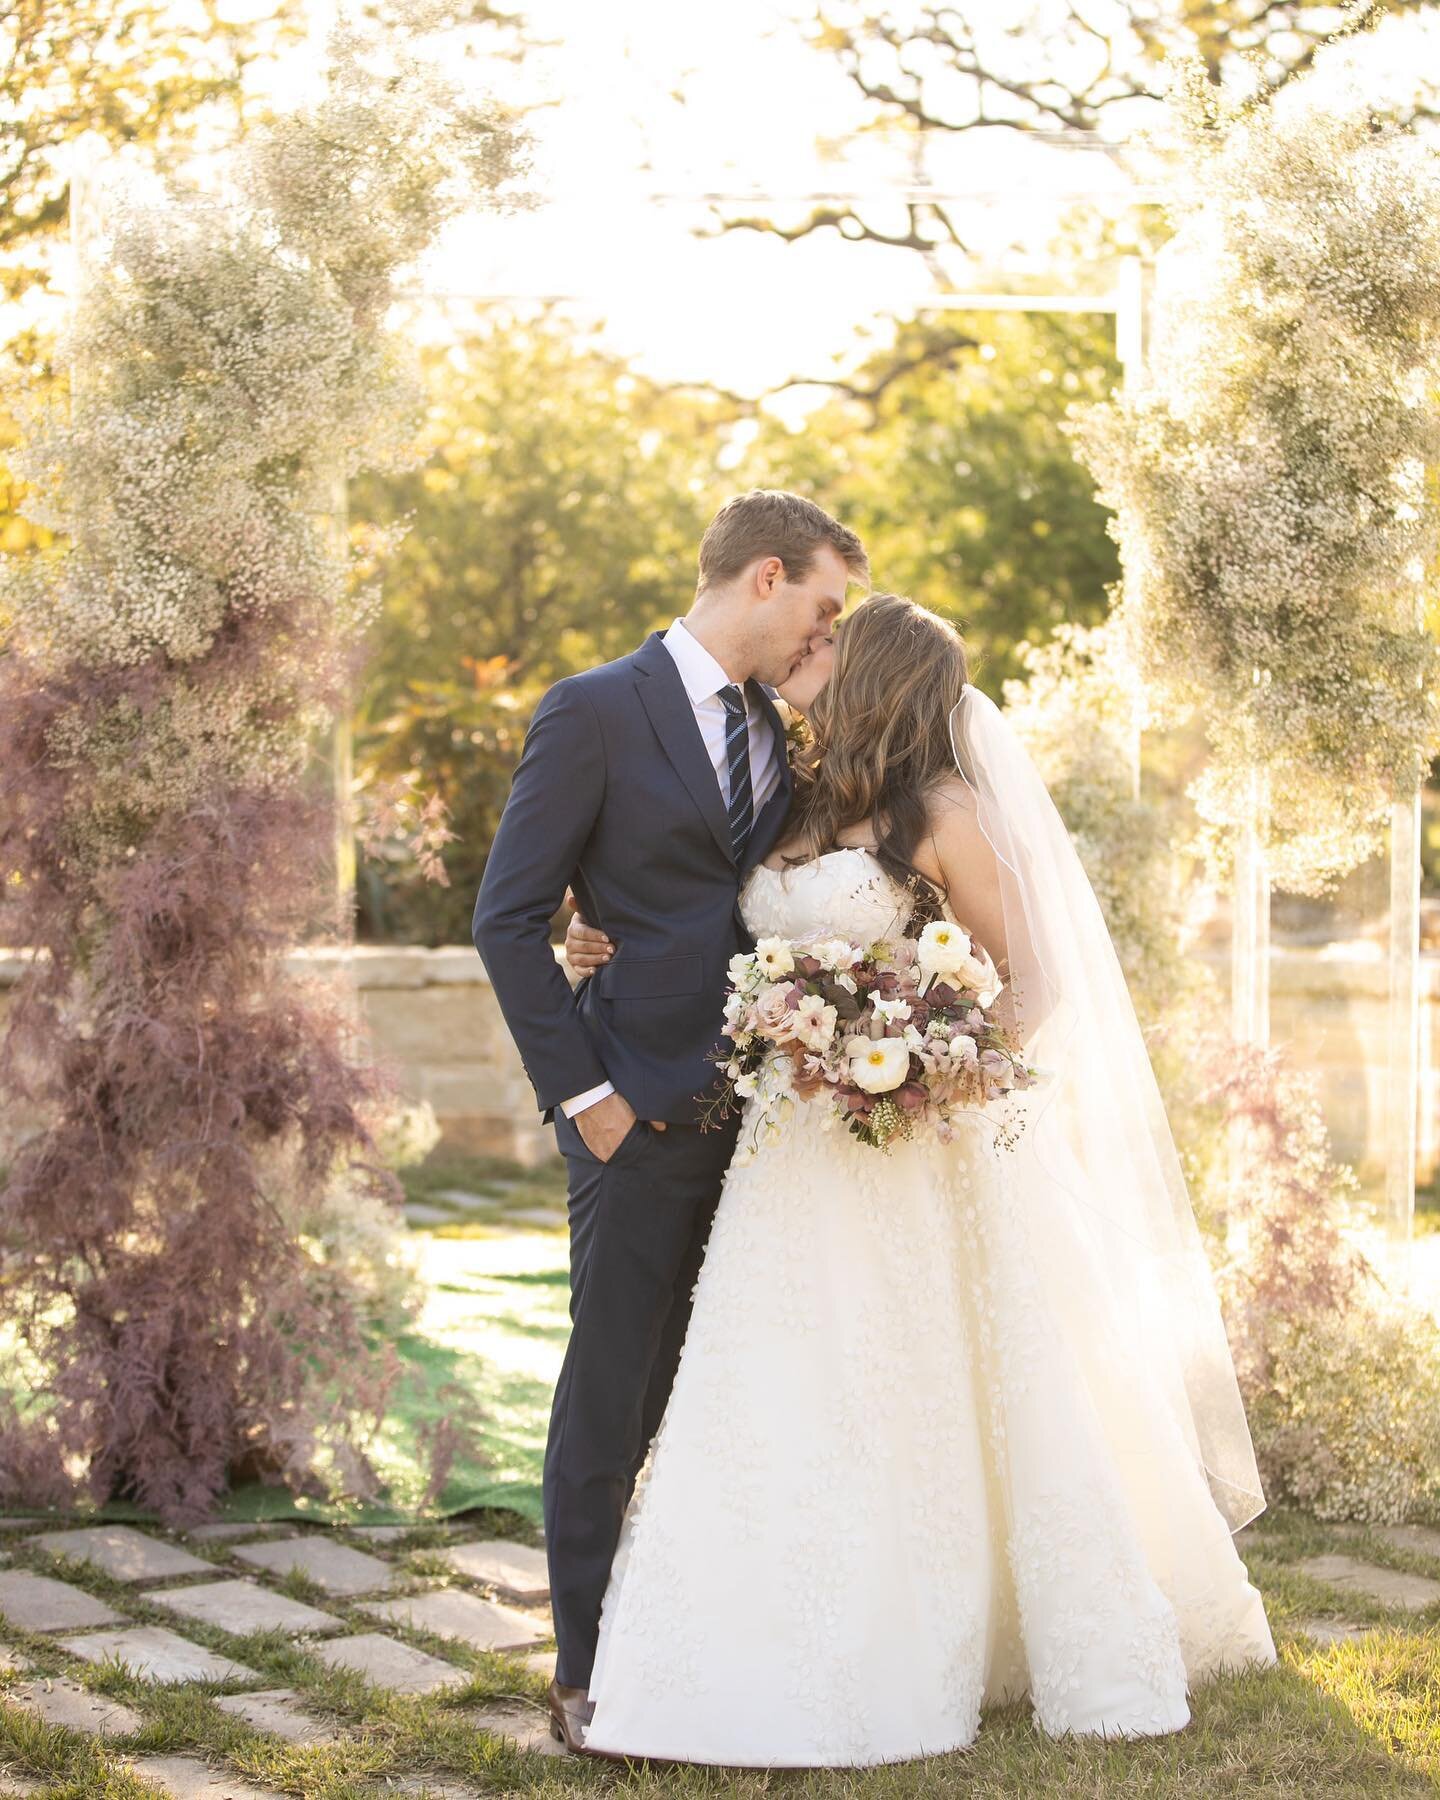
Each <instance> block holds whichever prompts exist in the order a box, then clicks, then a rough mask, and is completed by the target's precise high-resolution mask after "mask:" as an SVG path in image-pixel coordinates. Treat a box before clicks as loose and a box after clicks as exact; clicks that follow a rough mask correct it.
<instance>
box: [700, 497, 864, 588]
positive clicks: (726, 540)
mask: <svg viewBox="0 0 1440 1800" xmlns="http://www.w3.org/2000/svg"><path fill="white" fill-rule="evenodd" d="M822 544H828V545H829V546H830V548H831V549H832V550H834V551H835V552H836V554H837V555H838V556H840V558H841V559H842V560H843V562H844V564H845V566H846V568H847V569H849V571H850V575H851V578H852V579H853V580H855V581H858V582H860V583H861V584H862V585H864V586H868V585H869V582H870V561H869V558H868V557H867V556H866V554H865V547H864V545H863V544H862V543H861V542H860V539H859V538H858V537H857V536H856V535H855V533H854V532H853V531H851V529H850V528H849V526H848V525H842V524H841V523H840V521H839V520H838V519H832V518H831V517H830V515H829V513H827V512H826V511H825V509H824V507H823V506H817V505H816V504H815V502H814V501H813V500H807V499H806V498H805V497H804V495H803V494H787V493H786V492H785V491H784V490H783V489H782V488H751V490H750V492H749V493H748V494H736V495H735V496H734V497H733V499H730V500H727V501H726V502H725V504H724V505H723V506H722V507H721V508H720V510H719V512H718V513H716V515H715V517H714V518H713V519H712V520H711V521H710V523H709V525H708V526H707V527H706V530H705V535H704V537H703V538H701V540H700V578H699V580H698V581H697V583H696V587H695V591H696V592H697V593H699V592H700V591H701V590H702V589H703V588H707V587H714V586H716V585H717V584H718V583H720V582H725V581H733V580H734V579H735V577H736V576H737V575H739V574H741V573H743V571H744V570H746V569H748V568H749V566H750V564H751V563H753V562H754V561H756V559H757V558H759V557H763V556H778V557H779V558H780V560H781V562H782V563H784V565H785V579H786V580H787V581H803V580H804V579H805V577H806V576H807V575H808V574H809V573H810V570H811V569H812V568H813V566H814V563H815V554H816V552H817V551H818V550H819V549H820V547H821V545H822Z"/></svg>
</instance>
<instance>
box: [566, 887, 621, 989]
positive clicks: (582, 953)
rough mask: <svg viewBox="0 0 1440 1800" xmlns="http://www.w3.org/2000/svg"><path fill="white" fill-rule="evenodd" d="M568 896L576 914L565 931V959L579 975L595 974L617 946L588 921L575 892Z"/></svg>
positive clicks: (603, 965)
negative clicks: (577, 901)
mask: <svg viewBox="0 0 1440 1800" xmlns="http://www.w3.org/2000/svg"><path fill="white" fill-rule="evenodd" d="M566 898H567V899H568V900H569V902H570V904H571V906H572V907H574V909H575V916H574V918H573V919H571V921H570V924H569V927H568V929H567V930H566V932H565V960H566V962H568V963H569V965H570V967H571V968H572V969H573V970H574V971H575V973H576V974H577V975H593V974H594V973H595V971H596V970H597V969H603V968H604V967H605V964H606V963H608V962H609V960H610V958H611V957H612V956H613V955H614V954H615V946H614V945H613V944H612V943H611V942H610V940H609V938H608V937H606V935H605V933H604V932H603V931H598V930H597V929H596V928H595V926H593V925H591V924H588V923H587V922H586V919H585V915H584V913H582V912H581V910H580V908H579V905H578V904H577V903H576V900H575V896H574V895H573V894H568V895H567V896H566Z"/></svg>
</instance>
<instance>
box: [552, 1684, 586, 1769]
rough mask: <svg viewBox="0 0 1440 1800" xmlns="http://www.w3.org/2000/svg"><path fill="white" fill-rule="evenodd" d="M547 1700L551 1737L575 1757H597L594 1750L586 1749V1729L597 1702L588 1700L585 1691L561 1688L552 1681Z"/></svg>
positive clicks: (578, 1688) (582, 1689) (575, 1688)
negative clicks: (548, 1702)
mask: <svg viewBox="0 0 1440 1800" xmlns="http://www.w3.org/2000/svg"><path fill="white" fill-rule="evenodd" d="M547 1698H548V1699H549V1701H550V1735H551V1737H553V1738H554V1739H555V1741H556V1743H557V1744H563V1745H564V1746H565V1748H566V1749H567V1750H569V1751H570V1752H571V1753H572V1754H573V1755H575V1756H593V1755H595V1752H594V1751H593V1750H587V1749H586V1748H585V1727H586V1726H587V1725H588V1724H589V1723H590V1718H591V1715H592V1713H593V1712H594V1711H595V1702H594V1701H593V1700H590V1699H587V1698H586V1693H585V1689H584V1688H581V1687H561V1685H560V1683H559V1682H558V1681H552V1682H551V1683H550V1692H549V1694H548V1696H547Z"/></svg>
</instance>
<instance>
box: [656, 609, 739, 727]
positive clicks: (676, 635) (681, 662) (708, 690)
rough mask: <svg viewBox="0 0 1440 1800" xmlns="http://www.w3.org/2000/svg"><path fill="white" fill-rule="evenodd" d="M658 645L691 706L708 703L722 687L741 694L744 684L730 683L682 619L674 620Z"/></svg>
mask: <svg viewBox="0 0 1440 1800" xmlns="http://www.w3.org/2000/svg"><path fill="white" fill-rule="evenodd" d="M661 641H662V642H663V644H664V645H665V648H666V649H667V650H668V651H669V652H670V654H671V656H673V657H674V659H675V667H676V668H677V669H678V670H679V671H680V679H681V681H682V682H684V684H685V692H686V693H687V694H688V695H689V696H690V704H691V705H692V706H698V705H699V704H700V702H701V701H702V700H709V699H712V698H713V697H714V696H715V695H716V694H718V693H719V692H720V690H721V688H723V687H738V688H739V689H740V692H741V693H742V694H743V693H744V692H745V687H744V683H743V682H732V681H731V679H730V677H729V676H728V675H727V674H726V673H725V671H724V669H722V668H721V666H720V664H719V663H718V662H716V660H715V658H714V657H713V656H712V655H711V654H710V652H709V651H708V650H707V649H706V648H705V646H704V645H703V644H702V643H701V642H700V640H699V638H697V637H695V636H694V635H693V634H692V633H691V632H690V631H688V630H687V629H686V626H685V621H684V620H683V619H676V621H675V623H674V624H673V625H672V626H671V627H670V629H669V630H668V631H667V632H666V633H665V636H664V638H663V639H662V640H661ZM747 705H748V703H747Z"/></svg>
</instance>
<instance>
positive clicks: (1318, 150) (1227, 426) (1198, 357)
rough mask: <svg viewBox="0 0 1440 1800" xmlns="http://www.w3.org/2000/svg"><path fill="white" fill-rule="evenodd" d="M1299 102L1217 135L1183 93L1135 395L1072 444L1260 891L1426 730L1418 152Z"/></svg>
mask: <svg viewBox="0 0 1440 1800" xmlns="http://www.w3.org/2000/svg"><path fill="white" fill-rule="evenodd" d="M1298 98H1299V97H1298V96H1293V97H1292V103H1291V104H1287V105H1285V106H1280V105H1271V106H1268V107H1265V106H1262V107H1256V108H1253V109H1250V110H1244V111H1238V112H1236V113H1235V114H1233V115H1229V116H1227V117H1225V118H1223V119H1220V120H1218V121H1217V119H1216V117H1215V106H1216V102H1215V97H1214V95H1213V92H1210V91H1204V92H1202V91H1201V84H1200V83H1198V82H1195V83H1192V84H1191V85H1190V86H1189V87H1188V88H1186V87H1184V85H1183V84H1182V87H1181V91H1180V92H1179V93H1178V95H1177V97H1176V101H1175V110H1174V118H1175V123H1176V125H1177V127H1178V136H1179V143H1178V147H1172V149H1173V155H1172V162H1171V168H1172V178H1173V180H1174V181H1175V182H1176V183H1177V184H1178V187H1179V191H1180V196H1181V197H1180V201H1179V204H1178V206H1177V208H1176V213H1177V219H1176V223H1177V234H1176V237H1175V239H1174V240H1173V242H1172V243H1171V244H1170V245H1168V246H1167V247H1166V249H1165V250H1164V251H1163V252H1162V253H1161V259H1160V262H1161V268H1160V276H1159V282H1158V288H1157V296H1156V300H1157V307H1156V319H1155V331H1154V349H1153V356H1152V365H1151V381H1150V383H1149V385H1148V386H1147V387H1146V388H1144V389H1142V390H1141V391H1140V392H1139V393H1138V394H1135V395H1132V396H1128V397H1127V398H1126V399H1124V400H1123V401H1120V400H1117V401H1115V402H1113V403H1111V404H1108V405H1106V406H1104V407H1100V408H1093V409H1089V410H1087V411H1085V412H1083V413H1081V414H1080V415H1079V417H1078V419H1077V422H1076V429H1077V432H1078V434H1079V437H1080V441H1081V443H1082V446H1083V449H1084V453H1085V455H1086V458H1087V460H1088V461H1089V463H1090V465H1091V467H1092V468H1093V470H1094V471H1095V473H1096V475H1097V477H1098V479H1099V482H1100V486H1101V498H1102V499H1103V500H1104V501H1105V503H1106V504H1107V505H1109V506H1110V507H1111V508H1112V509H1113V512H1114V514H1115V517H1114V520H1113V524H1112V530H1113V532H1114V535H1115V537H1116V538H1117V541H1118V542H1119V544H1120V546H1121V550H1122V554H1123V560H1124V566H1125V584H1124V591H1123V596H1122V601H1121V608H1120V616H1121V618H1122V621H1123V628H1124V629H1125V630H1126V631H1127V632H1128V633H1129V635H1130V638H1131V642H1132V646H1133V649H1134V652H1135V654H1136V657H1137V661H1138V666H1139V668H1140V670H1141V672H1142V674H1143V675H1144V676H1145V677H1146V678H1148V680H1149V681H1151V682H1152V683H1153V684H1154V685H1155V689H1156V692H1157V695H1158V696H1159V697H1160V698H1161V699H1162V700H1163V702H1164V704H1165V705H1166V707H1167V708H1169V709H1173V710H1175V711H1180V710H1183V709H1185V708H1187V707H1190V706H1193V707H1195V708H1197V709H1198V710H1199V713H1200V716H1201V718H1202V720H1203V722H1204V725H1205V728H1206V730H1207V733H1208V735H1209V739H1210V743H1211V746H1212V749H1213V752H1214V757H1215V765H1214V769H1213V771H1212V775H1211V778H1210V779H1209V780H1207V781H1206V782H1205V783H1204V784H1203V785H1202V786H1201V787H1200V788H1198V789H1197V790H1196V793H1195V798H1196V801H1197V804H1198V805H1200V806H1201V807H1202V808H1203V809H1205V810H1206V811H1207V813H1208V815H1209V816H1210V817H1211V818H1212V819H1213V820H1215V821H1216V822H1217V823H1218V824H1220V825H1227V824H1230V823H1233V822H1235V820H1236V819H1237V818H1238V817H1239V816H1240V811H1239V809H1240V807H1241V806H1242V804H1243V802H1242V799H1241V795H1242V793H1243V792H1244V791H1245V790H1246V789H1247V788H1248V781H1247V779H1246V777H1247V774H1248V771H1249V770H1250V769H1252V768H1256V767H1258V768H1260V769H1263V770H1264V771H1265V772H1266V773H1267V775H1268V778H1269V793H1270V803H1269V804H1270V830H1271V832H1272V834H1273V858H1272V861H1273V866H1274V868H1275V872H1276V878H1277V880H1278V881H1279V882H1280V883H1281V884H1282V885H1284V886H1287V887H1295V888H1300V889H1306V888H1313V889H1320V888H1323V887H1325V886H1327V885H1328V884H1329V883H1330V882H1331V881H1332V880H1333V879H1334V878H1335V877H1337V876H1338V875H1340V874H1341V873H1343V872H1344V871H1345V870H1346V869H1348V868H1349V867H1352V866H1353V865H1354V864H1355V863H1356V862H1358V861H1360V860H1361V859H1362V858H1363V857H1364V856H1365V855H1366V854H1368V853H1369V851H1370V848H1371V846H1372V844H1373V841H1374V831H1375V826H1376V821H1377V820H1378V819H1379V818H1380V816H1381V815H1382V812H1383V809H1384V808H1385V807H1386V805H1387V804H1388V802H1389V801H1390V800H1391V799H1392V798H1393V797H1394V796H1395V795H1396V794H1403V793H1405V792H1408V791H1411V790H1412V789H1413V787H1414V784H1415V782H1416V781H1417V780H1418V778H1419V775H1420V772H1421V770H1422V768H1423V766H1424V763H1425V761H1426V759H1427V757H1428V755H1429V754H1431V753H1432V751H1433V749H1434V748H1435V746H1436V744H1437V741H1440V737H1437V729H1440V726H1437V721H1440V710H1437V651H1436V646H1435V644H1434V642H1433V640H1432V639H1431V637H1430V636H1429V635H1428V634H1427V632H1426V630H1425V628H1424V623H1423V620H1422V617H1421V608H1420V597H1421V593H1422V590H1423V583H1424V580H1425V573H1426V570H1427V569H1428V567H1429V566H1430V564H1431V563H1432V561H1433V558H1434V555H1435V551H1436V546H1437V529H1436V510H1435V506H1434V504H1433V500H1432V499H1430V498H1428V497H1427V495H1426V492H1425V488H1424V471H1425V469H1426V467H1427V466H1429V467H1433V466H1434V465H1435V463H1436V461H1437V459H1440V399H1437V393H1436V389H1435V386H1434V382H1433V372H1434V367H1435V361H1436V356H1437V351H1440V160H1437V158H1436V157H1435V156H1434V154H1433V152H1432V151H1431V150H1430V149H1429V148H1428V147H1427V146H1426V145H1425V144H1423V143H1422V142H1420V141H1419V140H1418V139H1416V138H1415V137H1414V136H1412V135H1410V134H1408V133H1406V132H1404V131H1402V130H1399V129H1396V128H1392V127H1390V126H1387V125H1383V124H1381V123H1380V122H1379V121H1377V120H1375V119H1374V118H1373V117H1372V116H1371V114H1370V112H1369V110H1368V108H1367V107H1366V106H1365V105H1364V104H1363V103H1362V102H1360V101H1358V100H1355V101H1353V102H1350V103H1347V104H1345V105H1343V106H1341V107H1338V108H1330V109H1326V108H1324V107H1322V106H1320V105H1318V104H1316V103H1314V102H1307V103H1298V104H1297V103H1294V102H1295V101H1296V100H1297V99H1298Z"/></svg>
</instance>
